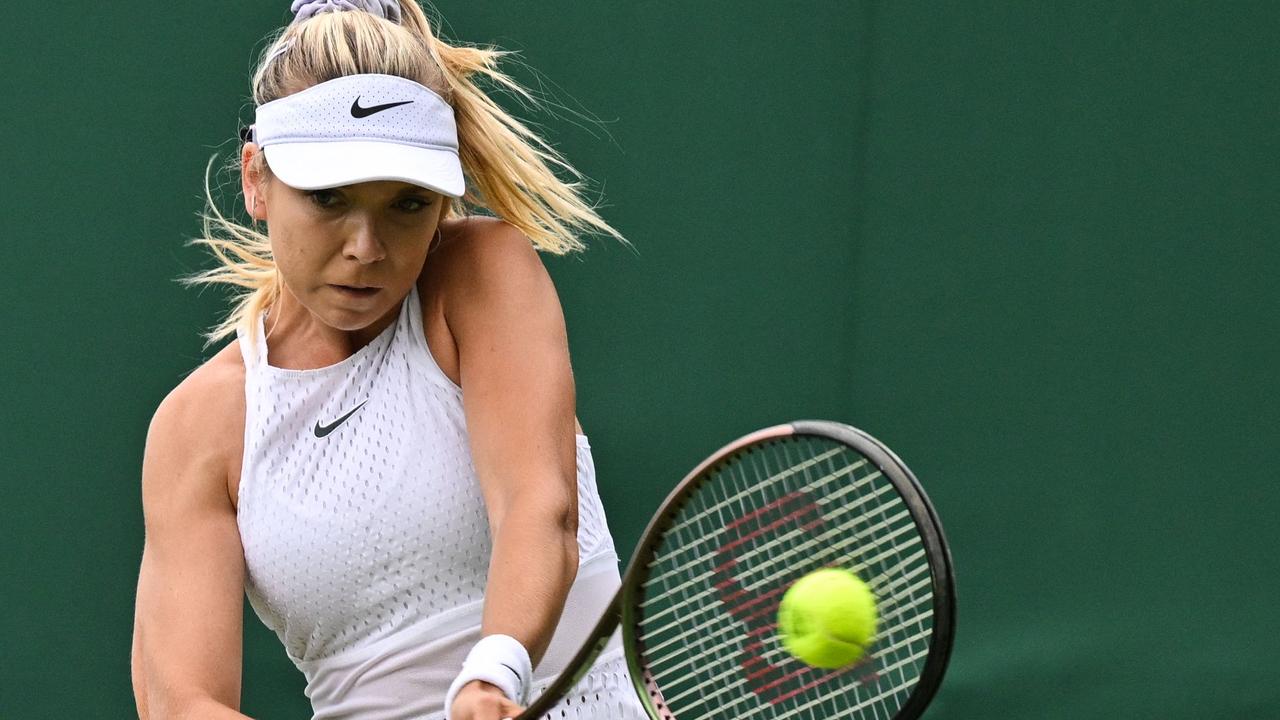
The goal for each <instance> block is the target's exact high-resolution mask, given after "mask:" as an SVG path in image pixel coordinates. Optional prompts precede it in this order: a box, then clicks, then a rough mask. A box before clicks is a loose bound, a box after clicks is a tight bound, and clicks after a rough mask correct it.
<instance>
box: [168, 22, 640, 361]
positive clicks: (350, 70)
mask: <svg viewBox="0 0 1280 720" xmlns="http://www.w3.org/2000/svg"><path fill="white" fill-rule="evenodd" d="M400 12H401V21H400V24H398V25H397V24H396V23H393V22H389V21H387V20H384V19H382V18H380V17H376V16H374V15H372V14H370V13H367V12H362V11H346V12H330V13H323V14H319V15H316V16H314V17H311V18H308V19H306V20H304V21H302V22H297V23H294V24H291V25H289V26H287V27H285V28H284V29H283V30H282V31H281V32H279V33H278V34H277V36H276V37H275V39H274V41H273V42H272V43H271V44H270V45H269V46H268V47H267V48H266V50H264V52H263V55H262V59H261V60H260V61H259V63H258V67H257V70H256V71H255V72H254V74H253V100H254V102H255V103H256V104H257V105H262V104H264V103H268V102H271V101H272V100H276V99H279V98H282V97H285V96H288V95H291V94H293V93H296V92H299V91H302V90H305V89H307V88H309V87H311V86H313V85H317V84H319V83H322V82H325V81H328V80H333V79H335V78H339V77H344V76H347V75H354V74H361V73H381V74H386V75H397V76H400V77H404V78H408V79H410V80H414V81H416V82H419V83H421V84H423V85H425V86H426V87H428V88H430V89H431V90H433V91H435V92H436V93H437V94H439V95H440V96H441V97H443V98H444V99H445V100H446V101H447V102H448V103H449V105H450V106H451V107H452V108H453V110H454V117H455V120H456V122H457V127H458V148H459V153H458V154H459V157H460V159H461V161H462V168H463V172H464V173H465V174H466V176H467V178H468V184H467V189H466V193H465V194H464V195H463V196H462V197H461V198H453V199H451V201H450V202H449V205H448V207H446V208H445V212H444V216H443V217H444V218H448V217H452V216H465V215H466V214H468V209H469V208H484V209H486V210H488V211H490V212H491V213H492V214H494V215H496V216H497V217H499V218H502V219H503V220H505V221H507V222H509V223H511V224H512V225H514V226H515V227H517V228H519V229H520V230H521V231H522V232H524V233H525V234H526V235H527V236H528V237H529V239H530V240H531V241H532V242H533V244H534V246H535V247H537V248H538V249H539V250H544V251H547V252H551V253H555V254H565V253H568V252H572V251H577V250H581V249H583V244H582V243H581V241H579V240H578V238H577V237H576V234H577V233H579V232H587V233H590V232H600V233H603V234H607V235H610V236H613V237H615V238H617V239H618V240H620V241H622V242H624V243H625V242H626V239H625V238H623V237H622V235H621V234H620V233H619V232H618V231H617V230H615V229H614V228H613V227H611V226H610V225H609V224H608V223H607V222H605V221H604V219H602V218H601V217H600V216H599V215H598V214H597V213H596V211H595V209H594V208H593V207H592V206H591V205H589V204H588V203H587V202H586V201H585V200H584V199H583V197H582V194H581V193H582V191H583V190H584V189H585V182H584V180H585V177H584V176H583V175H582V174H581V173H579V172H578V171H577V170H576V169H574V168H573V167H572V166H571V165H569V163H568V162H566V161H565V159H564V158H563V157H562V156H561V155H560V154H559V153H558V152H557V151H556V150H555V149H554V148H552V147H551V146H550V145H549V144H548V143H547V142H546V141H544V140H543V139H542V138H540V137H538V136H537V135H536V134H535V133H534V132H532V131H531V130H529V128H527V127H526V126H525V125H524V124H522V123H521V122H520V121H519V120H517V119H516V118H514V117H512V116H511V115H509V114H508V113H506V112H505V111H504V110H503V109H502V108H501V107H499V106H498V104H497V103H495V102H494V101H493V100H492V99H491V98H490V97H489V96H488V95H486V94H485V93H484V91H483V90H481V88H480V87H479V86H478V85H477V84H476V83H475V82H474V81H473V76H482V77H483V78H486V79H488V80H489V81H491V82H493V83H495V84H496V85H497V86H498V87H499V88H506V89H508V90H511V91H512V92H514V93H516V94H517V96H519V97H521V98H524V99H526V100H528V101H529V102H530V103H531V104H533V105H538V104H539V103H538V101H537V99H535V98H534V97H533V96H532V95H531V94H530V93H529V92H528V91H526V90H525V89H524V88H523V87H521V86H520V85H519V84H518V83H516V82H515V81H514V80H512V79H511V78H510V77H509V76H508V75H506V74H505V73H503V72H502V71H500V70H498V62H499V60H501V59H502V57H503V56H505V55H508V54H511V53H510V51H505V50H499V49H496V48H493V47H471V46H465V45H461V44H459V45H450V44H448V43H446V42H444V41H443V40H441V39H440V38H438V37H436V35H435V34H434V33H433V32H432V29H431V23H430V22H429V21H428V18H427V15H426V13H425V12H424V10H423V9H422V7H421V6H419V4H418V1H417V0H400ZM215 158H216V156H215ZM238 163H239V160H238V158H237V160H236V161H234V165H233V166H232V167H236V168H237V169H238ZM253 163H254V166H253V167H251V168H250V169H251V170H253V171H256V172H260V173H261V175H260V176H261V177H263V178H266V177H268V176H269V173H270V168H269V167H268V166H267V164H266V160H265V158H264V156H263V155H262V153H257V154H256V155H255V157H254V160H253ZM212 165H213V160H212V159H211V160H210V163H209V166H207V167H206V168H205V188H204V189H205V202H206V211H205V212H204V213H202V214H201V218H202V220H203V233H202V236H201V237H198V238H195V239H193V240H192V244H195V245H203V246H205V247H206V248H208V249H209V250H210V251H211V252H212V253H213V255H214V256H215V257H216V258H217V260H218V261H219V263H220V266H219V267H216V268H214V269H211V270H206V271H202V272H198V273H195V274H193V275H191V276H189V277H187V278H184V279H183V282H185V283H186V284H189V285H231V286H234V287H238V288H241V290H240V292H239V294H238V297H237V298H236V299H235V305H234V307H233V308H232V310H231V312H230V313H229V314H228V316H227V317H226V319H225V320H223V321H222V322H221V323H220V324H218V325H217V326H215V327H214V328H213V329H212V330H210V331H209V332H208V333H206V334H205V337H206V338H207V340H208V343H207V344H212V343H214V342H217V341H218V340H220V339H223V338H226V337H228V336H230V335H232V334H234V333H235V331H236V329H237V328H240V327H244V328H245V329H246V330H247V329H248V327H249V323H250V322H251V321H252V320H253V319H255V318H256V317H257V316H258V314H259V313H261V312H262V311H263V310H264V309H266V308H269V307H271V305H273V304H274V303H275V302H276V300H277V299H278V298H279V296H280V291H281V287H282V285H281V280H280V276H279V272H278V271H277V269H276V265H275V262H274V260H273V259H272V256H271V242H270V239H269V238H268V236H267V235H266V233H264V232H261V231H259V230H257V229H255V228H254V227H252V226H249V225H243V224H240V223H237V222H235V221H234V220H232V219H230V218H228V217H227V216H226V215H224V214H223V213H222V212H221V211H219V210H218V208H217V204H216V203H215V202H214V199H213V195H212V193H211V192H210V189H209V169H210V168H211V167H212ZM554 168H559V169H561V170H564V171H565V172H566V173H568V174H569V175H570V176H571V177H572V178H573V179H572V180H570V181H568V182H566V181H563V180H561V179H560V178H559V177H557V176H556V173H555V172H554ZM442 219H443V218H442ZM250 337H252V335H251V336H250Z"/></svg>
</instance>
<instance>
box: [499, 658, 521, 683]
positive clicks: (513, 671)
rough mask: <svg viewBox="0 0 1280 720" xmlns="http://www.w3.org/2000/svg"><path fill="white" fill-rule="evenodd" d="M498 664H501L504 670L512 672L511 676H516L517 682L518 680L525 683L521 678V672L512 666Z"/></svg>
mask: <svg viewBox="0 0 1280 720" xmlns="http://www.w3.org/2000/svg"><path fill="white" fill-rule="evenodd" d="M498 664H499V665H501V666H502V667H504V668H506V669H508V670H510V671H511V674H512V675H515V676H516V680H518V681H520V682H524V678H522V677H520V673H519V672H517V671H516V669H515V668H513V667H511V666H510V665H508V664H506V663H498Z"/></svg>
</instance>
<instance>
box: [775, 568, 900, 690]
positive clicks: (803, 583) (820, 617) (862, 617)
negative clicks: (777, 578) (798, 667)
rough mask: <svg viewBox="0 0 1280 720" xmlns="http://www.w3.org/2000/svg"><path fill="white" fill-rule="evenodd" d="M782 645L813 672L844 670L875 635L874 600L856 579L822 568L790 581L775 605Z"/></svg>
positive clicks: (853, 576)
mask: <svg viewBox="0 0 1280 720" xmlns="http://www.w3.org/2000/svg"><path fill="white" fill-rule="evenodd" d="M778 631H779V633H780V635H781V639H782V645H783V647H785V648H786V649H787V651H788V652H790V653H791V654H792V655H794V656H795V657H796V658H797V659H799V660H800V661H801V662H804V663H806V664H809V665H812V666H813V667H818V668H826V669H833V668H838V667H844V666H845V665H849V664H851V663H853V662H854V661H856V660H857V659H858V658H860V657H862V653H863V652H864V651H865V650H866V648H867V646H868V645H870V644H871V641H872V639H873V638H874V636H875V634H876V599H875V596H874V595H872V594H871V588H869V587H867V584H866V583H864V582H862V580H860V579H859V578H858V576H857V575H854V574H853V573H851V572H849V571H848V570H844V569H841V568H824V569H822V570H816V571H814V572H811V573H809V574H808V575H805V576H804V577H802V578H800V579H799V580H797V581H795V583H794V584H792V586H791V587H790V588H788V589H787V592H786V593H785V594H783V596H782V602H781V604H779V605H778Z"/></svg>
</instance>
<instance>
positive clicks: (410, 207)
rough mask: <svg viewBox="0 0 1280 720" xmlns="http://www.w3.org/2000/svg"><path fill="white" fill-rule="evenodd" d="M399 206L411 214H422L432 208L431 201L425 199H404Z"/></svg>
mask: <svg viewBox="0 0 1280 720" xmlns="http://www.w3.org/2000/svg"><path fill="white" fill-rule="evenodd" d="M397 205H398V206H399V207H400V209H401V210H404V211H405V212H410V213H416V212H422V211H423V210H425V209H427V208H428V207H430V206H431V200H429V199H427V198H424V197H416V196H415V197H407V198H404V199H402V200H401V201H400V202H399V203H397Z"/></svg>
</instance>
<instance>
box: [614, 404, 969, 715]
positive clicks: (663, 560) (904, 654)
mask: <svg viewBox="0 0 1280 720" xmlns="http://www.w3.org/2000/svg"><path fill="white" fill-rule="evenodd" d="M831 566H839V567H846V568H848V569H851V570H853V571H854V572H856V573H857V574H858V575H859V576H860V577H862V579H863V580H865V581H867V582H868V584H869V585H870V586H871V588H872V591H873V593H874V594H875V595H876V597H877V605H878V609H879V613H880V627H879V629H878V630H877V633H876V636H875V639H874V640H873V642H872V644H871V645H870V646H869V648H868V650H867V654H866V655H865V656H864V657H863V658H862V659H861V660H860V661H858V662H857V663H854V664H853V665H851V666H849V667H846V668H842V669H839V670H820V669H817V668H810V667H809V666H807V665H805V664H803V663H801V662H800V661H799V660H796V659H794V658H792V657H791V656H790V655H789V654H788V653H786V652H785V650H783V649H782V647H781V644H780V641H779V640H778V637H777V631H776V622H775V621H776V611H777V602H778V601H779V600H780V599H781V594H782V593H783V592H784V591H785V589H786V588H787V587H788V586H789V585H790V584H791V583H792V582H794V581H795V580H796V579H798V578H799V577H801V576H803V575H805V574H807V573H808V572H810V571H813V570H817V569H819V568H822V567H831ZM954 584H955V581H954V573H953V568H952V560H951V555H950V551H949V549H948V546H947V543H946V539H945V536H944V534H943V531H942V526H941V523H940V522H939V520H938V517H937V513H936V512H935V511H934V508H933V506H932V504H931V503H930V501H929V499H928V497H927V496H926V495H925V493H924V490H923V489H922V488H921V486H920V483H919V481H918V480H917V479H916V477H915V475H914V474H913V473H912V472H911V471H910V469H908V468H907V466H906V464H905V463H903V462H902V460H901V459H900V458H898V457H897V455H895V454H894V453H893V452H892V451H891V450H889V448H888V447H886V446H885V445H884V444H883V443H881V442H879V441H878V440H876V439H875V438H873V437H871V436H870V435H868V434H867V433H865V432H863V431H861V430H858V429H857V428H853V427H851V426H848V425H843V424H840V423H833V422H828V421H822V420H802V421H796V422H792V423H787V424H784V425H777V426H773V427H770V428H765V429H763V430H759V431H756V432H754V433H751V434H749V435H746V436H744V437H742V438H739V439H738V440H735V441H734V442H732V443H729V444H728V445H726V446H724V447H723V448H721V449H720V450H718V451H717V452H716V453H714V454H712V455H711V456H710V457H708V458H707V459H706V460H704V461H703V462H702V463H700V464H699V465H698V466H697V467H696V468H694V469H693V470H692V471H691V472H690V473H689V474H688V475H687V476H686V477H685V478H684V480H682V481H681V483H680V484H679V485H678V486H677V487H676V488H675V489H674V490H673V491H672V492H671V494H670V495H669V496H668V497H667V499H666V501H664V503H663V505H662V507H661V509H660V510H659V512H658V513H657V514H656V515H655V517H654V518H653V520H652V521H651V522H650V523H649V526H648V527H647V528H646V529H645V532H644V534H643V536H642V538H641V541H640V543H639V545H638V546H637V548H636V551H635V553H634V554H633V556H632V559H631V562H630V564H629V565H628V570H627V574H626V576H625V577H624V579H623V586H622V588H621V589H620V605H621V607H620V608H619V609H620V613H621V625H622V636H623V644H624V647H625V649H626V657H627V662H628V665H629V669H630V671H631V677H632V681H633V682H634V684H635V686H636V690H637V693H638V694H639V696H640V698H641V701H642V702H643V703H644V704H645V706H646V709H647V710H648V711H649V713H650V715H651V717H653V718H655V719H657V720H691V719H692V718H704V719H707V720H713V719H714V720H719V719H720V718H724V719H725V720H728V719H729V718H733V719H734V720H746V719H750V718H758V719H759V720H772V718H775V717H787V716H789V715H792V714H794V715H796V716H799V717H808V716H810V713H814V716H821V717H830V718H864V717H865V718H872V717H874V718H884V717H890V718H895V719H896V720H914V719H915V718H918V717H919V716H920V714H921V713H923V712H924V709H925V707H926V706H927V705H928V703H929V701H930V700H931V699H932V697H933V695H934V693H935V692H936V691H937V688H938V686H939V684H940V683H941V681H942V677H943V675H944V674H945V672H946V667H947V663H948V661H949V659H950V654H951V647H952V642H953V637H954V628H955V591H954Z"/></svg>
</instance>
